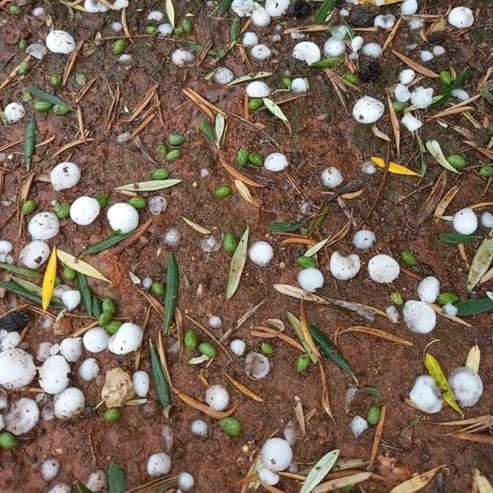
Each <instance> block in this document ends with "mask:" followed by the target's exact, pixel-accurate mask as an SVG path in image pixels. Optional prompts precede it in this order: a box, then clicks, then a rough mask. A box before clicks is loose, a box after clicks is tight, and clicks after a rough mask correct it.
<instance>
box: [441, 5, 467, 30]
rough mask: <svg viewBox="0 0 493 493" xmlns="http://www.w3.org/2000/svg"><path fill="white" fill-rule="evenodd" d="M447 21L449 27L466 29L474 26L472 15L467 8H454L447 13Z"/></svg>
mask: <svg viewBox="0 0 493 493" xmlns="http://www.w3.org/2000/svg"><path fill="white" fill-rule="evenodd" d="M447 20H448V23H449V24H450V25H451V26H454V27H457V28H459V29H466V28H468V27H471V26H472V25H473V24H474V14H473V13H472V10H471V9H470V8H468V7H455V8H453V9H452V10H451V11H450V12H449V14H448V17H447Z"/></svg>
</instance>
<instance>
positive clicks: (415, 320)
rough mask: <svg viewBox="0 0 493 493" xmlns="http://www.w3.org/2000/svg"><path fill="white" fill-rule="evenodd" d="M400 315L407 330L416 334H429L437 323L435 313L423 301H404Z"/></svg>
mask: <svg viewBox="0 0 493 493" xmlns="http://www.w3.org/2000/svg"><path fill="white" fill-rule="evenodd" d="M402 315H403V316H404V322H406V325H407V327H408V329H409V330H411V331H412V332H416V333H417V334H429V333H430V332H431V331H432V330H433V329H434V328H435V325H436V323H437V316H436V313H435V312H434V310H433V308H432V307H431V306H430V305H428V303H425V302H424V301H417V300H409V301H406V303H404V309H403V310H402Z"/></svg>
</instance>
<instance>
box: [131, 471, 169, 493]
mask: <svg viewBox="0 0 493 493" xmlns="http://www.w3.org/2000/svg"><path fill="white" fill-rule="evenodd" d="M177 484H178V474H172V475H169V476H162V477H159V478H156V479H152V480H151V481H148V482H147V483H144V484H141V485H140V486H136V487H135V488H132V489H130V490H127V492H126V493H160V492H165V491H167V490H168V489H169V488H174V487H176V486H177Z"/></svg>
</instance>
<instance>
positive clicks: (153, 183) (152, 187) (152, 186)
mask: <svg viewBox="0 0 493 493" xmlns="http://www.w3.org/2000/svg"><path fill="white" fill-rule="evenodd" d="M182 181H183V180H179V179H177V178H170V179H168V180H150V181H141V182H137V183H128V184H126V185H121V186H119V187H116V188H115V190H121V191H124V192H155V191H157V190H163V189H164V188H170V187H174V186H175V185H178V183H181V182H182Z"/></svg>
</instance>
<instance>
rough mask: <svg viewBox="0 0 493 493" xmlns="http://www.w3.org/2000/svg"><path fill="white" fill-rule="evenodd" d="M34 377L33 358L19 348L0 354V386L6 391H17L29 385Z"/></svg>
mask: <svg viewBox="0 0 493 493" xmlns="http://www.w3.org/2000/svg"><path fill="white" fill-rule="evenodd" d="M35 375H36V367H35V366H34V362H33V357H32V356H31V355H30V354H29V353H27V352H26V351H24V350H23V349H20V348H13V349H8V350H6V351H2V352H1V353H0V385H2V386H3V387H5V388H6V389H7V390H17V389H20V388H21V387H24V386H26V385H29V384H30V383H31V382H32V381H33V379H34V376H35Z"/></svg>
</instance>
